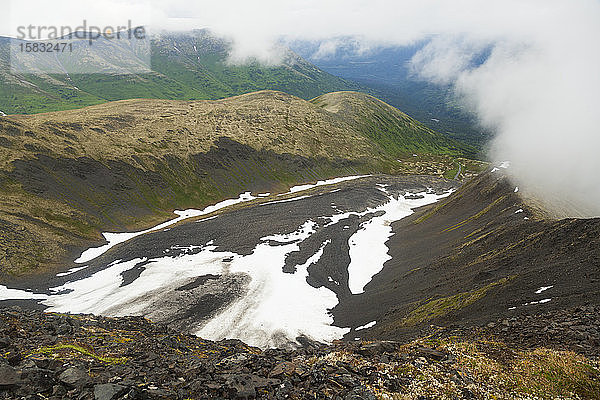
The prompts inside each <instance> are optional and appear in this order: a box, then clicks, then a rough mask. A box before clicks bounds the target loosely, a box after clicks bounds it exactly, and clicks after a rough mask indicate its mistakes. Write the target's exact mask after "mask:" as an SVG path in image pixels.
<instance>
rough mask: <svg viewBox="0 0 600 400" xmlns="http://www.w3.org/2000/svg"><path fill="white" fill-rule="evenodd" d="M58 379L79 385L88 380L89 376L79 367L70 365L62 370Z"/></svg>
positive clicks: (73, 385) (84, 383)
mask: <svg viewBox="0 0 600 400" xmlns="http://www.w3.org/2000/svg"><path fill="white" fill-rule="evenodd" d="M58 379H59V380H60V381H61V382H63V383H65V384H67V385H69V386H72V387H81V386H85V385H86V384H87V383H88V382H89V380H90V376H89V375H88V374H87V372H85V371H84V370H82V369H80V368H77V367H71V368H68V369H66V370H65V371H64V372H62V373H61V374H60V375H59V376H58Z"/></svg>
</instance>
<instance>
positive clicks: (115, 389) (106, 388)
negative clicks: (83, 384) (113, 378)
mask: <svg viewBox="0 0 600 400" xmlns="http://www.w3.org/2000/svg"><path fill="white" fill-rule="evenodd" d="M126 390H127V388H126V387H125V386H121V385H115V384H113V383H103V384H100V385H96V386H94V399H95V400H114V399H116V398H118V397H119V396H120V395H121V394H123V393H124V392H125V391H126Z"/></svg>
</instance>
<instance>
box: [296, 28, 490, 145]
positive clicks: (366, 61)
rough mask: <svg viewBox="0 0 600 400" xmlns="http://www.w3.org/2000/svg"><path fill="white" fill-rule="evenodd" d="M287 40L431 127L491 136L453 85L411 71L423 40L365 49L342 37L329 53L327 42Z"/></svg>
mask: <svg viewBox="0 0 600 400" xmlns="http://www.w3.org/2000/svg"><path fill="white" fill-rule="evenodd" d="M287 44H288V45H289V46H290V48H292V49H293V50H294V51H295V52H296V53H298V54H300V55H301V56H302V57H303V58H305V59H307V60H309V61H310V62H312V63H313V64H315V65H317V66H318V67H319V68H321V69H323V70H324V71H327V72H329V73H331V74H333V75H336V76H339V77H341V78H344V79H349V80H352V81H355V82H357V83H358V84H360V85H361V86H363V89H362V91H367V92H369V93H370V94H373V95H374V96H376V97H378V98H380V99H382V100H385V101H386V102H388V103H390V104H391V105H393V106H394V107H397V108H399V109H401V110H403V111H404V112H406V113H408V114H409V115H411V116H412V117H413V118H416V119H417V120H419V121H421V122H422V123H424V124H425V125H427V126H428V127H429V128H431V129H434V130H436V131H438V132H442V133H445V134H447V135H450V136H451V137H453V138H455V139H459V140H462V141H464V142H466V143H470V144H473V145H481V144H482V143H483V142H485V141H486V140H487V139H488V138H489V133H488V132H485V131H484V130H483V129H482V128H481V127H479V126H478V125H477V122H476V120H475V118H474V117H473V115H471V114H469V113H468V111H467V110H465V109H464V108H463V107H462V106H461V105H460V104H459V103H458V102H457V101H456V100H455V99H454V98H453V93H452V88H451V87H449V86H438V85H434V84H431V83H428V82H425V81H423V80H419V79H418V78H416V77H414V76H413V75H412V73H411V69H410V65H409V62H410V60H411V58H412V57H413V56H414V55H415V54H416V52H417V51H419V50H420V49H421V48H422V47H423V45H424V43H418V44H415V45H412V46H406V47H395V46H389V47H375V48H370V49H367V50H365V49H361V48H360V45H359V44H358V43H356V42H355V41H354V40H352V39H351V38H343V39H340V40H338V41H336V42H335V45H336V48H335V49H334V50H332V51H329V52H326V53H324V52H322V51H320V48H321V46H322V45H324V42H321V41H314V42H307V41H293V42H289V43H287ZM481 57H483V58H484V57H485V54H483V55H482V56H481ZM475 61H476V62H481V61H482V60H480V59H477V60H475ZM364 87H366V88H368V89H364Z"/></svg>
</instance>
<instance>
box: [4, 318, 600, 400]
mask: <svg viewBox="0 0 600 400" xmlns="http://www.w3.org/2000/svg"><path fill="white" fill-rule="evenodd" d="M599 317H600V308H594V307H587V308H578V309H574V310H569V311H568V312H565V313H562V314H561V322H560V324H561V325H562V326H570V327H572V329H571V332H573V333H574V334H575V336H573V337H567V336H565V335H563V334H562V333H565V332H567V331H568V330H567V329H563V331H562V332H561V334H560V335H556V336H555V337H554V340H553V341H552V342H548V341H547V340H546V338H547V336H546V335H545V334H544V333H543V332H542V331H541V330H540V329H537V328H536V327H537V325H539V324H542V325H543V324H545V322H546V321H547V318H552V316H550V317H549V316H548V315H534V316H531V317H529V318H528V319H527V322H528V323H530V325H528V326H519V325H515V324H513V323H512V322H510V323H509V322H507V321H497V324H496V325H495V326H502V329H501V330H495V328H491V329H489V328H487V327H474V328H462V329H454V330H452V331H447V330H446V331H445V330H443V329H442V330H437V331H435V332H431V333H430V334H429V335H428V336H426V337H422V338H420V339H417V340H414V341H410V342H394V341H384V342H381V341H369V342H365V341H360V342H350V343H344V342H338V343H335V344H333V345H331V346H322V345H318V344H314V343H306V344H305V347H303V348H300V349H296V350H277V349H270V350H265V351H261V350H259V349H256V348H252V347H249V346H246V345H245V344H243V343H242V342H240V341H235V340H229V341H221V342H211V341H207V340H203V339H201V338H198V337H195V336H190V335H183V334H179V333H177V332H174V331H172V330H170V329H168V328H167V327H165V326H161V325H157V324H153V323H150V322H149V321H148V320H144V319H143V318H140V317H135V318H116V319H112V318H104V317H96V316H90V315H61V314H46V313H42V312H39V311H32V310H23V309H20V308H18V307H13V308H2V309H0V351H1V355H0V398H2V399H14V398H21V399H53V400H58V399H96V400H114V399H190V398H193V399H254V398H257V399H340V400H342V399H343V400H358V399H368V400H378V399H478V398H495V399H514V398H523V399H525V398H541V399H546V398H547V399H550V398H565V399H596V398H598V396H600V372H599V370H598V367H599V364H598V361H597V360H594V359H593V358H588V357H586V356H583V355H581V354H578V353H576V352H573V351H572V350H569V348H573V347H575V348H576V347H577V345H576V342H577V341H578V340H583V339H584V336H583V335H582V334H581V332H582V330H581V329H579V328H576V327H577V326H585V327H586V328H590V327H592V326H593V324H597V323H598V318H599ZM523 328H524V329H523ZM524 334H525V335H526V336H527V337H528V341H527V342H524V343H523V342H519V341H518V340H517V341H515V340H514V338H515V337H518V336H523V335H524ZM594 354H595V355H597V354H598V352H597V348H596V350H595V352H594Z"/></svg>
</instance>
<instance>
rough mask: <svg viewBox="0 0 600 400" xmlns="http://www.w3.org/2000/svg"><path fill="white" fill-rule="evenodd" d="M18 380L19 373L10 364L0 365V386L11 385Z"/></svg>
mask: <svg viewBox="0 0 600 400" xmlns="http://www.w3.org/2000/svg"><path fill="white" fill-rule="evenodd" d="M19 381H20V379H19V375H18V374H17V372H16V371H15V369H14V368H13V367H11V366H10V365H0V387H2V386H13V385H16V384H18V383H19Z"/></svg>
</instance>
